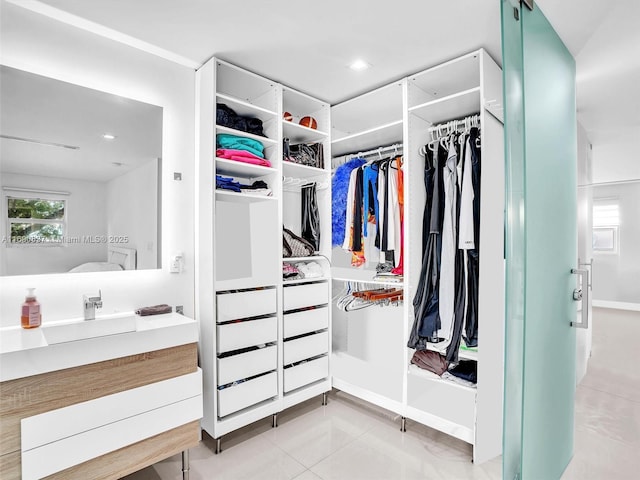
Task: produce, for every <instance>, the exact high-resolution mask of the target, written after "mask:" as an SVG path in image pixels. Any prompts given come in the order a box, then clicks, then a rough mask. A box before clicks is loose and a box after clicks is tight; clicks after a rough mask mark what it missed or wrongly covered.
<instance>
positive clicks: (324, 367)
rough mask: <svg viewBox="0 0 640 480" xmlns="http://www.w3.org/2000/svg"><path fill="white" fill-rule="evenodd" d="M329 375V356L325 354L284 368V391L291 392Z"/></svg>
mask: <svg viewBox="0 0 640 480" xmlns="http://www.w3.org/2000/svg"><path fill="white" fill-rule="evenodd" d="M328 375H329V357H328V356H326V355H325V356H324V357H320V358H316V359H315V360H311V361H309V362H305V363H301V364H300V365H296V366H295V367H289V368H285V369H284V391H285V393H286V392H290V391H291V390H295V389H296V388H300V387H303V386H305V385H308V384H310V383H313V382H315V381H316V380H320V379H322V378H325V377H327V376H328Z"/></svg>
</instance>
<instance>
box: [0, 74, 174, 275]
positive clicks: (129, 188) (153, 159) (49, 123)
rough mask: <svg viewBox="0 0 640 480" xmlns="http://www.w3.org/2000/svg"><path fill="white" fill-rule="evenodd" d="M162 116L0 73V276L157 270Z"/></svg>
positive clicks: (99, 95)
mask: <svg viewBox="0 0 640 480" xmlns="http://www.w3.org/2000/svg"><path fill="white" fill-rule="evenodd" d="M162 117H163V110H162V107H159V106H156V105H150V104H147V103H143V102H139V101H137V100H133V99H129V98H124V97H120V96H117V95H113V94H110V93H106V92H101V91H98V90H93V89H90V88H86V87H84V86H80V85H74V84H71V83H67V82H62V81H60V80H56V79H53V78H48V77H45V76H42V75H37V74H34V73H31V72H26V71H23V70H19V69H15V68H11V67H7V66H5V65H1V66H0V182H1V187H2V198H1V201H2V212H3V214H2V219H1V220H0V237H1V238H2V240H4V242H2V243H0V275H34V274H44V273H64V272H96V271H98V272H101V271H120V270H142V269H156V268H160V267H161V262H160V258H161V248H162V247H161V242H160V240H161V238H160V227H161V220H160V219H161V196H162V195H161V194H162V182H161V179H162V175H161V171H162V126H163V118H162ZM105 132H107V133H109V134H111V136H112V137H113V138H106V137H105ZM36 247H49V248H36Z"/></svg>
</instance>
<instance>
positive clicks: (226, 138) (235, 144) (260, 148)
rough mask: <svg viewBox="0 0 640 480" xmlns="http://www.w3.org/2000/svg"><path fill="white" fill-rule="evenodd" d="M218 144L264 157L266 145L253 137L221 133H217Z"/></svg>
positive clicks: (219, 146)
mask: <svg viewBox="0 0 640 480" xmlns="http://www.w3.org/2000/svg"><path fill="white" fill-rule="evenodd" d="M216 146H217V148H219V149H220V148H221V149H231V150H244V151H246V152H249V153H252V154H253V155H255V156H256V157H258V158H264V145H262V143H261V142H259V141H258V140H254V139H253V138H247V137H240V136H238V135H230V134H228V133H219V134H218V135H216Z"/></svg>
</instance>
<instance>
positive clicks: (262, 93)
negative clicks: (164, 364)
mask: <svg viewBox="0 0 640 480" xmlns="http://www.w3.org/2000/svg"><path fill="white" fill-rule="evenodd" d="M197 94H198V96H199V98H198V99H197V105H198V111H197V121H198V128H197V132H198V138H197V144H198V147H199V158H198V160H197V172H198V181H197V193H196V195H197V198H196V206H197V212H196V218H197V222H196V228H197V232H196V238H197V245H196V252H197V259H196V269H197V271H196V282H197V284H196V292H197V301H196V308H197V313H196V315H197V318H198V320H199V322H200V326H201V332H200V364H201V366H202V369H203V377H204V418H203V419H202V428H203V429H204V430H206V431H207V432H208V433H209V434H210V435H211V436H212V437H214V438H216V439H218V440H219V439H220V437H222V436H223V435H225V434H226V433H229V432H231V431H233V430H236V429H238V428H240V427H242V426H245V425H248V424H250V423H252V422H254V421H256V420H259V419H261V418H264V417H267V416H269V415H274V424H275V422H276V417H275V415H276V414H277V413H278V412H280V411H282V410H283V409H284V408H287V407H289V406H291V405H294V404H296V403H299V402H301V401H304V400H306V399H308V398H311V397H312V396H315V395H319V394H322V393H325V392H327V391H328V390H330V388H331V383H330V376H329V351H330V319H329V307H328V304H329V302H330V297H329V287H328V278H329V268H328V262H327V260H326V257H327V256H328V255H329V247H328V245H329V244H330V229H331V223H330V222H331V218H330V213H331V212H330V207H329V205H330V188H328V187H329V183H330V182H329V179H330V170H329V166H328V165H329V161H328V159H329V158H331V157H330V151H331V145H330V140H329V133H328V130H329V125H330V118H329V116H330V109H329V105H328V104H326V103H324V102H321V101H319V100H316V99H313V98H311V97H309V96H307V95H304V94H302V93H300V92H296V91H294V90H291V89H289V88H287V87H284V86H282V85H280V84H278V83H276V82H273V81H270V80H268V79H265V78H263V77H261V76H259V75H256V74H253V73H251V72H249V71H247V70H244V69H241V68H239V67H236V66H234V65H231V64H229V63H227V62H224V61H222V60H219V59H215V58H214V59H211V60H210V61H209V62H207V63H206V64H205V65H204V66H203V67H202V68H201V69H200V70H199V71H198V74H197ZM216 104H225V105H226V106H227V107H229V108H231V109H232V110H233V111H234V112H235V113H236V114H238V115H241V116H246V117H252V118H258V119H260V120H261V121H262V125H263V132H264V135H265V136H261V135H256V134H252V133H247V132H245V131H242V130H236V129H235V128H231V127H229V126H225V125H220V124H218V123H217V121H216V109H217V107H216ZM284 111H287V112H291V113H292V114H293V115H294V121H291V122H290V121H286V120H284V119H283V112H284ZM304 116H311V117H313V118H314V119H315V120H316V121H317V128H315V129H314V128H309V127H306V126H302V125H300V124H298V120H299V119H300V118H301V117H304ZM294 122H295V123H294ZM220 134H226V135H234V136H236V137H241V138H242V139H252V140H256V141H258V142H260V143H261V144H262V145H263V147H264V158H265V159H266V160H268V161H269V163H270V165H268V166H267V165H257V164H253V163H244V162H241V161H236V160H232V159H225V158H219V157H218V156H217V154H216V153H217V152H216V138H217V135H220ZM283 138H289V139H290V141H291V143H310V142H320V143H322V144H323V148H324V155H325V159H324V161H323V162H321V163H322V165H321V167H320V168H315V167H309V166H303V165H298V164H294V163H290V162H284V161H283V160H282V152H283V148H282V143H283ZM243 141H244V140H243ZM228 148H233V147H228ZM216 175H221V176H224V177H226V178H232V179H233V180H234V181H238V182H240V183H242V184H245V185H246V184H249V185H250V184H252V183H253V182H255V181H264V182H266V183H267V185H268V187H269V189H270V190H271V195H269V196H266V195H264V193H252V192H251V191H249V192H246V191H242V192H236V191H231V190H227V189H217V188H216ZM309 182H316V188H317V197H318V206H319V214H320V215H319V219H320V226H321V235H322V236H321V241H320V248H319V249H318V252H317V254H319V255H313V256H311V257H309V258H296V259H285V260H286V261H288V262H291V263H299V262H309V261H316V262H317V263H319V264H320V266H321V267H322V274H321V275H320V276H317V277H313V278H306V279H300V280H295V281H291V282H287V283H285V282H283V276H282V267H283V265H282V262H283V257H282V226H283V225H284V226H286V227H287V228H288V229H289V230H292V231H293V232H294V233H295V234H297V235H300V233H301V226H300V224H301V216H302V215H301V202H302V200H301V193H300V188H301V186H302V185H304V184H307V183H309ZM323 236H324V238H323ZM320 255H325V257H322V256H320Z"/></svg>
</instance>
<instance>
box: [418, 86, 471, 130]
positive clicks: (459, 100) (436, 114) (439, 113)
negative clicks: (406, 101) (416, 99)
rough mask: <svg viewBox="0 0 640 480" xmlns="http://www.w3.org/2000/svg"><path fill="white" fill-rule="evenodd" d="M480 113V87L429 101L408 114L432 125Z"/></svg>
mask: <svg viewBox="0 0 640 480" xmlns="http://www.w3.org/2000/svg"><path fill="white" fill-rule="evenodd" d="M478 112H480V87H474V88H470V89H469V90H464V91H462V92H458V93H454V94H453V95H449V96H447V97H443V98H439V99H437V100H431V101H429V102H425V103H422V104H420V105H416V106H415V107H411V108H410V109H409V113H412V114H413V115H415V116H417V117H419V118H422V119H423V120H426V121H427V122H429V123H430V124H432V125H437V124H439V123H443V122H447V121H449V120H455V119H459V118H463V117H466V116H468V115H472V114H475V113H478Z"/></svg>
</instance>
